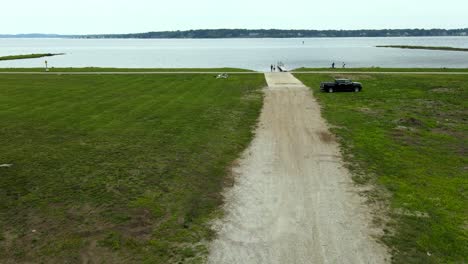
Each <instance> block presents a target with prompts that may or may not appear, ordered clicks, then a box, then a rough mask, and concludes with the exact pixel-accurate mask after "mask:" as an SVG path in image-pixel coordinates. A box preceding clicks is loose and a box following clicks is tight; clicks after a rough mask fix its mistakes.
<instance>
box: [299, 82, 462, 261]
mask: <svg viewBox="0 0 468 264" xmlns="http://www.w3.org/2000/svg"><path fill="white" fill-rule="evenodd" d="M296 76H297V77H298V78H299V79H301V80H302V81H303V82H304V83H305V84H307V85H308V86H309V87H312V88H313V91H314V94H315V96H316V97H317V98H318V99H319V101H320V103H321V105H322V106H323V115H324V117H325V118H326V119H327V120H328V121H329V123H330V124H331V125H332V127H333V128H332V131H333V132H334V133H335V134H336V135H337V136H338V138H339V141H340V143H341V145H342V149H343V153H344V154H345V158H346V160H347V161H348V164H349V167H350V168H351V170H352V172H353V175H354V179H355V181H356V182H357V183H361V184H366V183H368V184H375V185H376V186H377V188H376V189H375V191H371V192H368V193H367V196H368V197H369V200H370V201H373V202H374V203H373V205H374V206H375V207H376V208H379V207H380V206H383V208H384V209H382V207H380V209H381V210H380V209H377V211H378V212H380V213H378V214H377V215H376V217H375V220H376V223H377V224H379V225H384V227H385V229H384V231H385V234H384V237H383V241H384V242H385V243H386V244H387V245H389V246H390V248H391V249H392V251H393V252H392V254H393V261H394V263H466V262H467V261H468V258H467V256H468V228H467V226H468V190H467V188H468V167H467V164H468V157H467V148H468V136H467V135H468V123H467V121H468V110H467V109H468V77H467V76H461V75H459V76H439V75H437V76H436V75H432V76H431V75H429V76H426V75H379V74H372V75H365V74H352V75H349V74H335V75H327V74H322V75H320V74H296ZM333 77H348V78H352V79H353V80H357V81H360V82H362V83H363V87H364V89H363V92H362V93H333V94H328V93H320V92H319V85H320V82H321V81H326V80H332V79H333Z"/></svg>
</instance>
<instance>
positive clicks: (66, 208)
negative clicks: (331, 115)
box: [0, 75, 265, 263]
mask: <svg viewBox="0 0 468 264" xmlns="http://www.w3.org/2000/svg"><path fill="white" fill-rule="evenodd" d="M0 80H1V81H0V120H2V125H1V126H0V134H1V137H0V146H1V151H0V164H4V163H11V164H13V167H11V168H0V200H1V201H2V203H0V245H1V246H0V262H28V261H29V262H45V263H63V262H71V263H75V262H80V261H82V260H83V259H84V258H86V257H87V256H88V257H89V256H92V257H93V259H95V260H96V261H98V262H103V261H104V262H106V261H110V262H113V263H118V262H126V263H141V262H148V263H174V262H179V261H184V259H185V260H187V261H193V262H197V261H200V260H202V259H203V256H204V254H206V251H207V248H206V246H205V244H206V243H202V242H203V241H207V240H209V239H210V238H211V236H212V235H213V234H212V231H211V229H210V228H209V225H208V221H209V220H210V219H212V218H213V217H214V216H215V215H217V214H218V211H217V209H218V208H219V205H220V204H221V202H222V197H221V195H220V191H221V190H222V187H223V184H224V181H225V180H226V178H225V177H226V176H227V168H228V167H229V165H230V164H231V163H232V162H233V161H234V160H235V159H236V158H237V157H238V155H239V154H240V152H241V151H242V150H243V149H244V148H245V147H246V146H247V144H248V143H249V141H250V139H251V138H252V128H253V126H254V125H255V123H256V120H257V118H258V115H259V112H260V108H261V105H262V95H261V88H262V87H264V85H265V83H264V79H263V76H262V75H232V76H231V77H230V78H229V79H226V80H216V79H215V78H214V77H213V76H211V75H181V76H178V75H147V76H146V75H129V76H127V75H118V76H113V75H105V76H68V75H67V76H42V75H30V76H29V75H26V76H23V75H22V76H10V75H8V76H7V75H0ZM32 230H34V232H33V231H32Z"/></svg>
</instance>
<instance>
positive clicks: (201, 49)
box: [0, 37, 468, 71]
mask: <svg viewBox="0 0 468 264" xmlns="http://www.w3.org/2000/svg"><path fill="white" fill-rule="evenodd" d="M303 41H304V44H303ZM385 44H389V45H397V44H400V45H426V46H451V47H464V48H468V37H408V38H307V39H148V40H142V39H0V56H4V55H15V54H30V53H49V52H50V53H66V55H63V56H56V57H49V58H46V59H45V58H41V59H27V60H16V61H3V62H0V68H5V67H42V66H43V65H44V60H47V61H48V62H49V65H50V66H52V67H88V66H93V67H125V68H214V67H236V68H246V69H253V70H260V71H264V70H268V69H269V65H270V64H272V63H276V62H278V61H282V62H283V63H285V64H286V66H287V67H288V68H289V69H293V68H298V67H329V66H330V65H331V63H332V62H335V63H336V64H337V65H338V66H340V67H341V64H342V63H343V62H345V63H346V65H347V67H370V66H379V67H432V68H440V67H450V68H468V52H456V51H430V50H403V49H388V48H376V47H375V46H376V45H385Z"/></svg>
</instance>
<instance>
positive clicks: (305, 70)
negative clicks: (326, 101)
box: [293, 65, 468, 72]
mask: <svg viewBox="0 0 468 264" xmlns="http://www.w3.org/2000/svg"><path fill="white" fill-rule="evenodd" d="M337 66H339V65H337ZM308 71H314V72H321V71H334V72H468V69H467V68H380V67H369V68H345V69H343V68H335V69H332V68H298V69H294V70H293V72H308Z"/></svg>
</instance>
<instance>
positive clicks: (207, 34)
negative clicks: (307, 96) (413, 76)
mask: <svg viewBox="0 0 468 264" xmlns="http://www.w3.org/2000/svg"><path fill="white" fill-rule="evenodd" d="M423 36H468V28H463V29H378V30H368V29H362V30H283V29H199V30H186V31H159V32H147V33H134V34H102V35H83V36H74V37H79V38H141V39H158V38H172V39H173V38H202V39H205V38H333V37H423Z"/></svg>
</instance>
